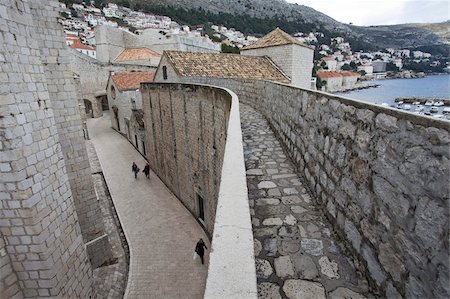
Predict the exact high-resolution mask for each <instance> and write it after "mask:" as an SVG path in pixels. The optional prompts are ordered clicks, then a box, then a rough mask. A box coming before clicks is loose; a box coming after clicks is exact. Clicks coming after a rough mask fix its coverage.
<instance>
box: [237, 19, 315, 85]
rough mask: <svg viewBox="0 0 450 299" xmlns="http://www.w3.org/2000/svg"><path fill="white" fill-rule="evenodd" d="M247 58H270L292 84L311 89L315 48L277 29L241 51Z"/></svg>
mask: <svg viewBox="0 0 450 299" xmlns="http://www.w3.org/2000/svg"><path fill="white" fill-rule="evenodd" d="M241 54H242V55H245V56H268V57H270V59H272V60H273V62H275V64H276V65H277V66H278V67H280V69H281V70H283V72H284V73H285V74H286V75H287V76H288V77H289V78H291V84H292V85H294V86H297V87H301V88H308V89H309V88H310V86H311V72H312V68H313V56H314V47H312V46H308V45H305V44H303V43H301V42H300V41H299V40H297V39H295V38H294V37H292V36H290V35H289V34H287V33H286V32H284V31H283V30H281V29H279V28H277V29H275V30H273V31H272V32H270V33H269V34H267V35H266V36H264V37H262V38H260V39H259V40H258V41H257V42H255V43H254V44H251V45H249V46H246V47H244V48H242V49H241Z"/></svg>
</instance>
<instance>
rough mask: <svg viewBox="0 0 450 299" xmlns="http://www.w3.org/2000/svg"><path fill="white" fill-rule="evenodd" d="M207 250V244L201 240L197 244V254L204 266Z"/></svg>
mask: <svg viewBox="0 0 450 299" xmlns="http://www.w3.org/2000/svg"><path fill="white" fill-rule="evenodd" d="M205 249H208V248H207V247H206V244H205V242H203V239H200V240H199V241H198V242H197V245H195V252H196V253H197V254H198V256H200V259H201V260H202V265H203V264H204V260H203V256H204V255H205Z"/></svg>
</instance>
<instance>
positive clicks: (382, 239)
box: [184, 78, 450, 298]
mask: <svg viewBox="0 0 450 299" xmlns="http://www.w3.org/2000/svg"><path fill="white" fill-rule="evenodd" d="M184 80H185V81H190V82H198V83H201V84H211V85H214V86H222V87H226V88H229V89H230V90H232V91H234V92H235V93H236V94H237V95H238V97H239V101H241V102H243V103H245V104H248V105H250V106H252V107H253V108H255V109H257V110H258V111H260V112H261V113H262V114H263V115H264V116H265V117H266V118H267V120H268V121H269V123H270V125H271V126H272V128H273V130H274V131H275V132H276V134H278V137H279V138H280V139H281V141H282V142H283V145H284V147H285V148H286V151H287V153H288V154H289V155H290V157H291V159H292V160H293V161H294V162H295V163H297V166H298V169H302V170H303V169H304V170H303V171H302V172H301V173H299V175H301V176H302V177H304V179H305V181H307V182H308V187H309V189H310V191H311V192H312V194H313V195H314V196H315V198H317V201H318V203H319V204H321V205H322V207H323V211H324V213H325V214H326V216H327V218H328V219H329V220H330V222H331V223H332V224H333V225H334V228H335V229H336V231H337V232H338V233H339V234H340V236H341V237H342V239H343V240H346V245H347V247H348V249H349V251H351V252H352V254H353V256H354V258H355V259H356V260H359V261H361V263H360V268H361V270H363V271H365V273H367V277H368V278H369V280H370V281H371V284H372V286H373V288H375V289H379V290H380V291H381V292H382V293H385V294H386V295H387V296H389V297H398V296H399V294H400V295H401V296H403V297H407V298H409V297H429V298H430V297H446V296H448V294H449V290H448V271H449V264H448V250H449V248H448V242H447V241H446V240H448V237H449V235H448V233H449V231H448V225H449V209H448V208H449V207H448V202H449V194H450V193H449V185H448V177H449V173H450V170H449V163H448V161H449V158H450V157H449V151H448V148H449V142H450V134H449V131H450V127H449V125H448V122H446V121H442V120H438V119H433V118H430V117H423V116H418V115H415V114H413V113H408V112H403V111H398V110H395V109H390V108H386V107H382V106H378V105H373V104H370V103H365V102H362V101H357V100H352V99H348V98H343V97H338V96H334V95H331V94H327V93H322V92H314V91H310V90H306V89H299V88H295V87H292V86H288V85H283V84H278V83H274V82H266V81H253V80H232V79H208V78H184Z"/></svg>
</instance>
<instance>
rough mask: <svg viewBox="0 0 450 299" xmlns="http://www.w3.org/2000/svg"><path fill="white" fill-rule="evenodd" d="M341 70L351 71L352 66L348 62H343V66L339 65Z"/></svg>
mask: <svg viewBox="0 0 450 299" xmlns="http://www.w3.org/2000/svg"><path fill="white" fill-rule="evenodd" d="M341 70H343V71H351V70H352V67H351V66H350V65H349V64H347V63H346V64H344V65H343V66H341Z"/></svg>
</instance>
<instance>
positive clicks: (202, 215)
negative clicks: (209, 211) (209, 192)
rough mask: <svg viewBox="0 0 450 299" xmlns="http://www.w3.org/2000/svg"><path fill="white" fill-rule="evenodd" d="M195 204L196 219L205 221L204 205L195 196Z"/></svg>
mask: <svg viewBox="0 0 450 299" xmlns="http://www.w3.org/2000/svg"><path fill="white" fill-rule="evenodd" d="M197 204H198V218H199V219H200V220H202V221H203V222H204V221H205V205H204V199H203V198H202V197H201V196H200V195H198V194H197Z"/></svg>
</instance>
